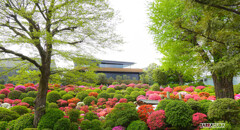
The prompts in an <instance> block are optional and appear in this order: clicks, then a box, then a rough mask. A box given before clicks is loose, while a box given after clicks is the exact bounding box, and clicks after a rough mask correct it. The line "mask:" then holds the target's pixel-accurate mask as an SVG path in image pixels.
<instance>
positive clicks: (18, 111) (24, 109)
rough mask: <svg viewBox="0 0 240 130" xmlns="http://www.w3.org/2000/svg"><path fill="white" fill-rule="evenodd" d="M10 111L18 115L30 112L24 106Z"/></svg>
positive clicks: (15, 107)
mask: <svg viewBox="0 0 240 130" xmlns="http://www.w3.org/2000/svg"><path fill="white" fill-rule="evenodd" d="M10 110H11V111H15V112H17V113H18V114H19V115H24V114H26V113H29V112H30V111H31V110H30V109H28V108H27V107H26V106H18V105H17V106H14V107H12V108H10Z"/></svg>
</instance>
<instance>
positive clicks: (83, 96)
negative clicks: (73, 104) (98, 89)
mask: <svg viewBox="0 0 240 130" xmlns="http://www.w3.org/2000/svg"><path fill="white" fill-rule="evenodd" d="M87 96H88V93H87V92H86V91H82V92H79V93H78V94H77V96H76V98H78V99H80V100H81V101H83V99H84V98H85V97H87Z"/></svg>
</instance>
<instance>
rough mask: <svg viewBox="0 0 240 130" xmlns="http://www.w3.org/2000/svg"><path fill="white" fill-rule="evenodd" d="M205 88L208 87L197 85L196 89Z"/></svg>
mask: <svg viewBox="0 0 240 130" xmlns="http://www.w3.org/2000/svg"><path fill="white" fill-rule="evenodd" d="M204 88H206V87H205V86H197V87H196V89H201V90H202V89H204Z"/></svg>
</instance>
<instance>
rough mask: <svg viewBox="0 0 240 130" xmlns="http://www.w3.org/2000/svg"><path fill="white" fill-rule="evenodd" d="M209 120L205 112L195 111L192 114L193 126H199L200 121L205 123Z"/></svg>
mask: <svg viewBox="0 0 240 130" xmlns="http://www.w3.org/2000/svg"><path fill="white" fill-rule="evenodd" d="M206 121H207V116H206V115H205V114H203V113H198V112H197V113H195V114H193V115H192V123H193V126H198V125H199V124H200V123H204V122H206Z"/></svg>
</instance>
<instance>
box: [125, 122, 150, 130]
mask: <svg viewBox="0 0 240 130" xmlns="http://www.w3.org/2000/svg"><path fill="white" fill-rule="evenodd" d="M127 130H148V126H147V125H146V123H145V122H144V121H141V120H136V121H133V122H131V124H130V125H129V126H128V127H127Z"/></svg>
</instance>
